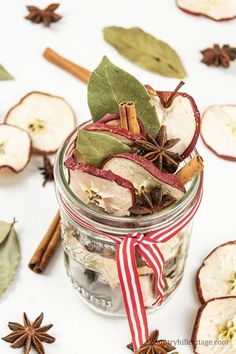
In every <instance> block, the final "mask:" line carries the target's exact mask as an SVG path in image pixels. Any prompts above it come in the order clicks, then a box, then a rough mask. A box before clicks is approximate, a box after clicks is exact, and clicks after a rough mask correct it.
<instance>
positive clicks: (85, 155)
mask: <svg viewBox="0 0 236 354" xmlns="http://www.w3.org/2000/svg"><path fill="white" fill-rule="evenodd" d="M76 149H77V151H78V152H79V155H80V158H81V159H82V161H84V162H86V163H87V164H89V165H91V166H94V167H100V166H101V165H102V164H103V162H104V161H105V160H106V159H107V158H108V157H110V156H111V155H114V154H119V153H122V152H131V149H130V148H129V147H128V146H127V145H125V144H123V143H122V142H121V141H119V140H118V139H116V138H113V137H112V136H109V135H108V134H104V133H99V132H90V131H86V130H79V131H78V138H77V142H76Z"/></svg>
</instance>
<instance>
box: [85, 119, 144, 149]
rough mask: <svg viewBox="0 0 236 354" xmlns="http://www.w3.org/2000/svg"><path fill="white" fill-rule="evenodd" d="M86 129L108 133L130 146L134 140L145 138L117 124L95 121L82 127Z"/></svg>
mask: <svg viewBox="0 0 236 354" xmlns="http://www.w3.org/2000/svg"><path fill="white" fill-rule="evenodd" d="M84 129H85V130H88V131H96V132H98V133H99V132H102V133H105V134H109V135H111V136H113V137H114V138H117V139H119V140H120V141H121V142H122V143H124V144H126V145H128V146H131V145H133V143H134V142H135V141H136V140H146V138H145V136H144V135H142V134H134V133H132V132H131V131H130V130H127V129H124V128H120V127H119V126H115V125H111V124H105V123H95V124H88V125H86V126H85V128H84Z"/></svg>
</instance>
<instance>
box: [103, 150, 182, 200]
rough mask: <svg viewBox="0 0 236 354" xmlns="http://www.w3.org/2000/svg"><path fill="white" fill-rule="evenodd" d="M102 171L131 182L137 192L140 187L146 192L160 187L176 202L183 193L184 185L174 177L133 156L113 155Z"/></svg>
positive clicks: (126, 154)
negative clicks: (110, 172)
mask: <svg viewBox="0 0 236 354" xmlns="http://www.w3.org/2000/svg"><path fill="white" fill-rule="evenodd" d="M103 169H104V170H107V171H112V172H113V173H115V174H119V175H120V176H121V177H123V178H125V179H127V180H129V181H131V182H132V184H133V185H134V187H135V188H136V189H137V190H138V191H139V190H141V188H142V187H144V189H145V190H146V191H147V192H150V190H151V189H153V188H155V187H161V188H162V189H163V191H164V192H165V193H167V194H169V195H171V196H172V197H173V198H175V199H177V200H178V199H180V198H181V197H182V196H183V195H184V193H185V187H184V185H183V184H182V183H181V181H180V180H179V179H178V178H177V177H176V176H175V175H173V174H170V173H165V172H162V171H161V170H159V169H158V168H157V167H156V166H155V165H154V164H153V163H152V162H151V161H149V160H146V159H144V158H143V157H141V156H138V155H135V154H130V153H122V154H117V155H113V156H112V157H111V158H110V159H108V160H107V161H106V162H105V164H104V166H103Z"/></svg>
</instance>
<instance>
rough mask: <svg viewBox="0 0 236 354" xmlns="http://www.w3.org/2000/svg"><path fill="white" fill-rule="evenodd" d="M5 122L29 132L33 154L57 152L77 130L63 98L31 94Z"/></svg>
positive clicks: (15, 107) (70, 111) (70, 110)
mask: <svg viewBox="0 0 236 354" xmlns="http://www.w3.org/2000/svg"><path fill="white" fill-rule="evenodd" d="M5 122H6V123H9V124H13V125H16V126H18V127H20V128H22V129H25V130H27V131H28V132H29V134H30V136H31V138H32V141H33V152H35V153H53V152H56V151H57V149H58V148H59V147H60V145H61V144H62V143H63V141H64V140H65V139H66V137H67V136H68V135H69V134H70V133H71V131H72V130H73V129H74V128H75V115H74V113H73V111H72V109H71V107H70V106H69V105H68V104H67V103H66V101H65V100H64V99H63V98H61V97H57V96H52V95H49V94H46V93H43V92H31V93H29V94H28V95H26V96H25V97H23V98H22V99H21V101H20V102H19V103H18V104H17V105H16V106H14V107H13V108H11V109H10V111H9V112H8V113H7V115H6V118H5Z"/></svg>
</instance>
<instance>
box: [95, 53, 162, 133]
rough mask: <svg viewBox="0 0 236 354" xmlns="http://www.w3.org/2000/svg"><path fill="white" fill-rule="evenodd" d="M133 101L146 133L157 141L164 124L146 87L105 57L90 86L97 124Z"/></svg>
mask: <svg viewBox="0 0 236 354" xmlns="http://www.w3.org/2000/svg"><path fill="white" fill-rule="evenodd" d="M123 101H133V102H135V105H136V111H137V115H138V117H139V118H140V119H141V120H142V122H143V124H144V127H145V130H146V132H147V133H149V134H150V135H151V136H153V137H156V135H157V133H158V131H159V129H160V123H159V120H158V117H157V113H156V111H155V108H154V107H153V106H152V104H151V100H150V96H149V93H148V92H147V90H146V89H145V87H144V86H143V85H142V84H141V83H140V82H139V81H138V80H137V79H136V78H135V77H133V76H132V75H130V74H129V73H127V72H125V71H124V70H122V69H120V68H118V67H117V66H115V65H114V64H112V63H111V62H110V60H109V59H108V58H107V57H106V56H105V57H104V58H103V60H102V61H101V63H100V64H99V66H98V67H97V69H95V71H94V72H93V73H92V75H91V77H90V80H89V84H88V105H89V109H90V112H91V115H92V117H93V121H94V122H96V121H97V120H99V119H100V118H101V117H103V116H104V115H105V114H107V113H117V112H119V103H121V102H123Z"/></svg>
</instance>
